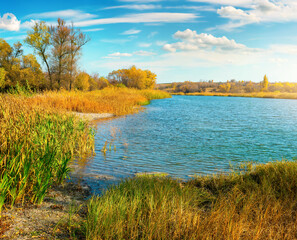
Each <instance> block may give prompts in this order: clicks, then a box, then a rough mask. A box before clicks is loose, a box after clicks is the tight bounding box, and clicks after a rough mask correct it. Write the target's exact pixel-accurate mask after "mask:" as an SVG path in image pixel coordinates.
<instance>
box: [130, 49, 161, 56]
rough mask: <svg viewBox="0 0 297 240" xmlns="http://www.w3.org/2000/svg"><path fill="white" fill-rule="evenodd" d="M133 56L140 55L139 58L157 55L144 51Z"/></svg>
mask: <svg viewBox="0 0 297 240" xmlns="http://www.w3.org/2000/svg"><path fill="white" fill-rule="evenodd" d="M133 54H134V55H138V56H153V55H156V53H154V52H148V51H143V50H140V51H137V52H134V53H133Z"/></svg>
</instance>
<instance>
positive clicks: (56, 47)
mask: <svg viewBox="0 0 297 240" xmlns="http://www.w3.org/2000/svg"><path fill="white" fill-rule="evenodd" d="M70 33H71V29H70V28H69V27H68V26H67V25H66V22H65V21H64V20H62V19H61V18H58V25H57V26H51V27H50V34H51V44H52V47H53V48H52V69H53V71H54V73H55V79H56V82H57V87H58V88H60V87H61V80H62V75H63V74H65V73H66V70H67V56H68V55H69V54H70Z"/></svg>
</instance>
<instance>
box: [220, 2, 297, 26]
mask: <svg viewBox="0 0 297 240" xmlns="http://www.w3.org/2000/svg"><path fill="white" fill-rule="evenodd" d="M230 5H231V6H226V7H221V8H220V9H218V11H217V13H218V14H219V15H220V16H221V17H223V18H227V19H229V20H230V22H229V23H227V24H225V25H222V26H219V28H222V29H225V30H232V29H234V28H237V27H241V26H244V25H247V24H251V23H265V22H296V21H297V14H296V12H297V3H296V1H294V0H273V1H272V0H254V1H252V4H251V5H250V6H248V9H245V10H243V9H238V8H235V7H233V6H235V5H234V4H230Z"/></svg>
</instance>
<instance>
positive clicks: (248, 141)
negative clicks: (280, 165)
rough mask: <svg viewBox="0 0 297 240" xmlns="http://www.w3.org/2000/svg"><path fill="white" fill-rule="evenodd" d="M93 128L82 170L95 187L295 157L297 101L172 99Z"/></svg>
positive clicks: (156, 102)
mask: <svg viewBox="0 0 297 240" xmlns="http://www.w3.org/2000/svg"><path fill="white" fill-rule="evenodd" d="M97 127H98V133H97V135H96V149H95V151H96V156H95V157H93V158H92V159H90V161H89V163H88V165H87V166H86V168H85V170H84V175H83V176H84V178H85V180H86V181H87V182H88V183H89V184H90V185H91V186H93V187H94V188H98V187H100V186H101V184H104V185H105V184H109V183H116V182H117V181H118V180H119V179H121V178H126V177H130V176H134V175H135V173H139V172H166V173H169V174H170V175H172V176H174V177H179V178H183V179H186V178H188V177H189V176H192V175H195V174H211V173H215V172H218V171H229V170H230V163H231V164H236V163H239V162H242V161H256V162H267V161H272V160H281V159H282V158H286V159H292V158H294V157H295V156H296V155H297V101H296V100H283V99H253V98H226V97H203V96H191V97H190V96H173V98H172V99H164V100H156V101H152V103H151V104H150V105H149V106H147V109H146V110H145V111H144V112H141V113H139V114H135V115H129V116H126V117H121V118H116V119H113V120H109V121H103V122H99V123H98V126H97ZM102 150H103V151H102ZM92 176H101V177H102V176H110V178H108V179H107V182H105V183H102V181H98V178H95V177H92ZM99 179H101V178H100V177H99Z"/></svg>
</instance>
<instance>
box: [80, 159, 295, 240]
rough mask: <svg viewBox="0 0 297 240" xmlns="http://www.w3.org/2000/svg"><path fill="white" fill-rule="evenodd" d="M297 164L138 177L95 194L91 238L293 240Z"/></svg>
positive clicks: (90, 214)
mask: <svg viewBox="0 0 297 240" xmlns="http://www.w3.org/2000/svg"><path fill="white" fill-rule="evenodd" d="M296 175H297V163H296V162H289V161H281V162H274V163H269V164H265V165H257V166H253V165H250V166H248V167H246V168H245V170H244V171H240V172H239V171H236V172H233V173H231V174H229V175H214V176H206V177H205V176H204V177H203V176H201V177H197V178H195V179H193V180H190V181H188V182H183V183H182V182H179V181H178V180H173V179H170V178H164V177H163V178H157V177H151V178H147V177H137V178H134V179H129V180H126V181H123V182H122V183H121V184H120V185H118V186H113V187H111V188H110V189H109V190H108V191H106V192H105V193H104V194H103V196H102V197H93V198H92V199H91V200H90V202H89V206H88V209H89V212H88V217H87V221H86V224H85V233H86V238H87V239H90V240H94V239H296V237H297V224H296V223H297V212H296V211H297V202H296V197H297V178H296Z"/></svg>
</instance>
